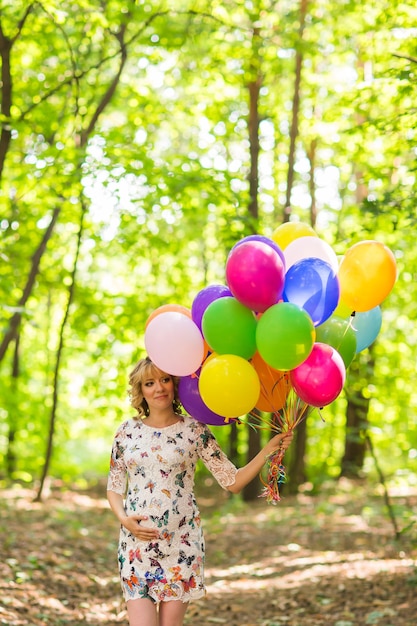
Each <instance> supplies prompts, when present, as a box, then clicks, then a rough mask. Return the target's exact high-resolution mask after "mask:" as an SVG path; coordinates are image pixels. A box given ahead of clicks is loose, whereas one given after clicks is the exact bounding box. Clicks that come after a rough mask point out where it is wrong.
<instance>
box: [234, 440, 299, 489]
mask: <svg viewBox="0 0 417 626" xmlns="http://www.w3.org/2000/svg"><path fill="white" fill-rule="evenodd" d="M292 439H293V433H292V431H288V432H286V433H280V434H278V435H275V437H272V439H270V440H269V441H268V443H267V444H266V445H265V446H264V447H263V448H262V450H261V451H260V452H259V453H258V454H257V455H256V456H255V457H253V459H252V460H251V461H249V463H247V464H246V465H245V466H244V467H241V468H239V469H238V470H237V472H236V477H235V482H234V483H233V484H232V485H229V486H228V487H227V489H228V491H230V492H231V493H239V492H240V491H242V489H243V488H244V487H246V485H247V484H248V483H250V482H251V480H253V479H254V478H256V476H258V474H259V473H260V472H261V470H262V468H263V466H264V464H265V462H266V460H267V458H268V457H269V456H270V455H271V454H273V453H274V452H276V451H277V450H282V451H284V452H285V450H286V449H287V448H288V446H289V445H290V443H291V441H292Z"/></svg>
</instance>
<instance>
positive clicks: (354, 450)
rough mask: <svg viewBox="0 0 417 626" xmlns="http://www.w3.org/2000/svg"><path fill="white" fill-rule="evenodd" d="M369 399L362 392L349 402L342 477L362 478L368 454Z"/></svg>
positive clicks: (341, 470) (341, 469)
mask: <svg viewBox="0 0 417 626" xmlns="http://www.w3.org/2000/svg"><path fill="white" fill-rule="evenodd" d="M368 411H369V399H368V398H364V396H363V394H362V392H358V393H357V395H356V396H355V397H352V398H350V399H349V400H348V403H347V408H346V439H345V452H344V454H343V458H342V461H341V466H340V476H346V477H347V478H360V477H361V472H362V469H363V463H364V460H365V452H366V433H367V430H368V426H369V422H368Z"/></svg>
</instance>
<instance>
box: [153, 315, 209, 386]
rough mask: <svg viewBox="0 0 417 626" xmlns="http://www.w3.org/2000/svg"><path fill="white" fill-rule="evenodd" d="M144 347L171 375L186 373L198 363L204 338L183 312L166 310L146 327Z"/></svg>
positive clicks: (192, 369) (201, 356)
mask: <svg viewBox="0 0 417 626" xmlns="http://www.w3.org/2000/svg"><path fill="white" fill-rule="evenodd" d="M145 348H146V351H147V353H148V355H149V357H150V359H151V360H152V362H153V363H155V365H156V366H157V367H159V369H161V370H162V371H163V372H166V373H167V374H172V375H173V376H189V375H190V374H193V373H194V372H195V371H197V370H198V368H199V367H200V366H201V363H202V360H203V357H204V339H203V336H202V334H201V332H200V329H199V328H198V326H197V325H196V324H195V323H194V322H193V320H192V319H191V318H189V317H188V316H187V315H183V314H182V313H178V312H175V311H167V312H165V313H160V314H159V315H157V316H156V317H155V318H154V319H153V320H151V321H150V322H149V324H148V326H147V327H146V329H145Z"/></svg>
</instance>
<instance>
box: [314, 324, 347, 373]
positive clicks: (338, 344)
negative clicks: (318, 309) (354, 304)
mask: <svg viewBox="0 0 417 626" xmlns="http://www.w3.org/2000/svg"><path fill="white" fill-rule="evenodd" d="M351 319H352V318H349V319H343V317H339V316H338V315H332V317H330V318H329V319H328V320H326V321H325V322H324V323H323V324H320V326H317V327H316V335H317V341H320V342H321V343H327V345H329V346H332V348H334V349H335V350H337V351H338V353H339V354H340V356H341V357H342V359H343V362H344V364H345V367H349V365H350V364H351V363H352V361H353V359H354V357H355V354H356V333H355V331H354V330H353V328H352V326H351Z"/></svg>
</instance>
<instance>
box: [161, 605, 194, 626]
mask: <svg viewBox="0 0 417 626" xmlns="http://www.w3.org/2000/svg"><path fill="white" fill-rule="evenodd" d="M187 608H188V603H187V602H181V600H168V601H166V602H161V603H160V605H159V626H182V623H183V621H184V616H185V613H186V611H187Z"/></svg>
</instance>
